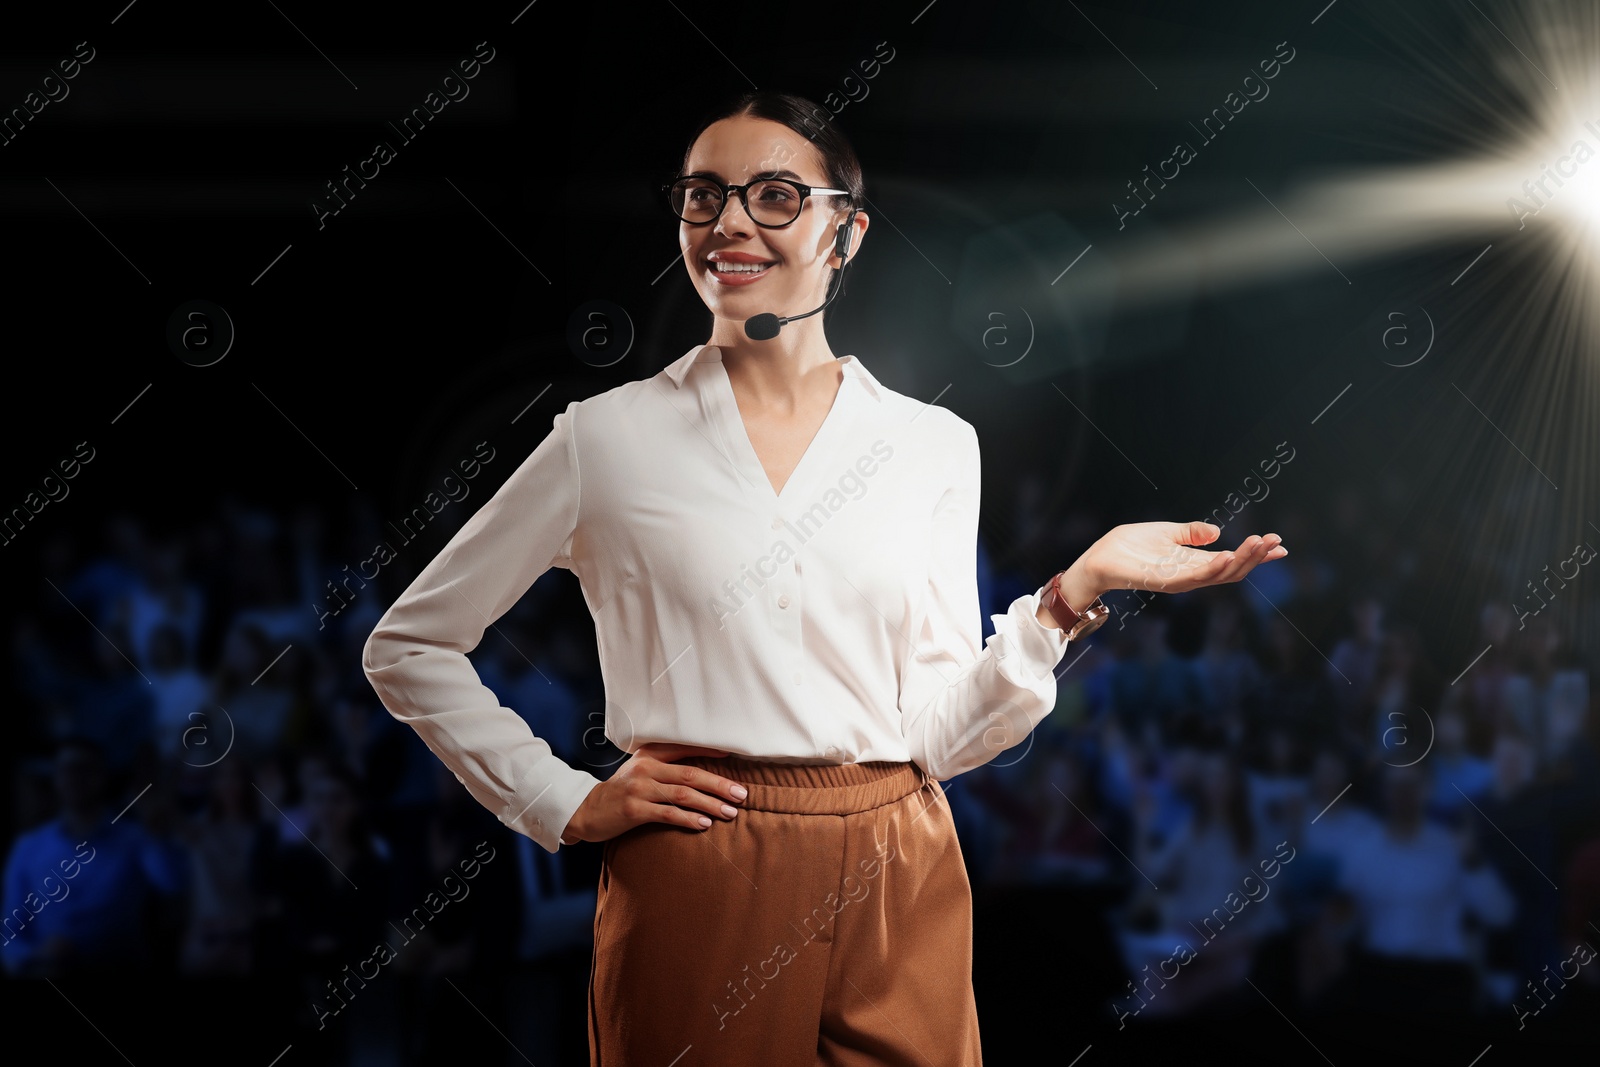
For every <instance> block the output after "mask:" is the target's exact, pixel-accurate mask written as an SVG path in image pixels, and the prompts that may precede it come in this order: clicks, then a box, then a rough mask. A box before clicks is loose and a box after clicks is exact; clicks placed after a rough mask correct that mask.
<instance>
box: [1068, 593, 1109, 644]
mask: <svg viewBox="0 0 1600 1067" xmlns="http://www.w3.org/2000/svg"><path fill="white" fill-rule="evenodd" d="M1110 617H1111V609H1110V608H1108V607H1107V606H1106V605H1105V604H1103V603H1101V601H1100V599H1099V598H1098V597H1096V598H1095V602H1094V603H1093V604H1090V605H1089V606H1088V607H1087V608H1084V609H1083V614H1082V615H1081V616H1080V617H1079V619H1078V624H1077V625H1076V626H1074V627H1073V628H1072V630H1071V633H1070V634H1069V637H1073V638H1076V637H1084V636H1087V635H1088V634H1092V633H1094V632H1095V631H1096V630H1098V629H1099V628H1100V627H1101V626H1103V625H1105V621H1106V620H1107V619H1109V618H1110Z"/></svg>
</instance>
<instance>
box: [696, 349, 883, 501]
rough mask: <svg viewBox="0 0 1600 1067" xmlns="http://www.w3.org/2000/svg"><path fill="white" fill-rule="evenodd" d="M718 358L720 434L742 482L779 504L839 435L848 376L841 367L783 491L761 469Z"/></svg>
mask: <svg viewBox="0 0 1600 1067" xmlns="http://www.w3.org/2000/svg"><path fill="white" fill-rule="evenodd" d="M721 357H722V354H721V352H718V353H717V358H716V359H715V360H712V361H710V362H713V363H715V364H716V365H717V372H716V374H715V375H714V377H715V378H716V380H717V383H718V384H717V390H718V393H719V398H720V400H721V405H720V406H721V408H722V416H723V431H724V433H725V434H726V436H727V437H729V438H730V439H731V443H732V447H733V448H734V450H735V451H736V452H737V454H738V459H737V462H738V464H739V466H740V468H741V469H742V471H743V474H744V477H745V480H746V481H750V482H755V483H756V484H758V485H760V486H761V488H762V489H763V490H765V496H766V499H767V500H768V501H769V502H771V503H774V504H782V503H784V502H785V501H786V500H787V499H788V498H789V497H790V496H791V495H792V494H791V492H790V491H791V490H792V489H794V487H795V485H796V483H799V482H801V481H803V480H804V479H805V478H806V477H807V476H809V475H810V473H811V468H812V467H814V466H816V464H817V463H818V462H820V461H819V460H817V459H816V458H815V457H816V456H817V455H818V454H819V453H824V452H826V451H828V449H829V448H830V447H831V446H832V444H833V443H834V439H835V438H836V437H837V436H838V435H839V434H840V433H841V432H843V431H842V430H841V429H840V427H841V426H842V425H843V424H844V422H845V416H844V408H845V407H846V405H847V404H849V399H848V397H847V396H846V394H847V393H848V392H849V384H850V382H849V378H850V375H849V372H848V371H846V370H844V369H843V368H842V367H841V374H840V378H839V389H838V392H836V393H835V394H834V396H833V404H832V406H831V407H829V408H828V414H827V415H825V416H824V417H823V419H822V424H821V425H820V426H818V427H817V432H816V433H814V434H812V436H811V440H810V441H809V442H808V443H807V444H806V447H805V451H804V452H802V453H801V454H800V459H799V461H798V462H796V463H795V465H794V469H793V470H791V471H790V472H789V477H787V478H785V479H784V482H783V488H782V489H781V490H779V489H774V488H773V487H772V479H771V478H769V477H768V476H767V469H766V468H765V467H764V466H762V465H761V456H760V455H759V454H758V453H757V452H756V446H755V444H754V443H753V442H752V441H751V440H750V428H749V427H748V426H746V425H745V422H744V416H743V415H742V414H740V412H739V400H738V398H737V397H736V396H735V395H734V392H733V380H732V379H731V378H729V377H728V368H727V367H726V366H724V365H723V362H722V358H721ZM853 358H854V357H853V356H844V357H838V356H835V357H834V362H835V363H836V364H842V363H844V362H845V361H846V360H849V359H853Z"/></svg>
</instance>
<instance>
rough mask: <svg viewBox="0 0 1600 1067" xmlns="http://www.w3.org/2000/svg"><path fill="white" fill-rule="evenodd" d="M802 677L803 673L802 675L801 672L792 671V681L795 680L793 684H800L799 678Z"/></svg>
mask: <svg viewBox="0 0 1600 1067" xmlns="http://www.w3.org/2000/svg"><path fill="white" fill-rule="evenodd" d="M803 677H805V675H803V674H801V673H800V672H799V671H795V672H794V681H795V684H796V685H799V684H800V679H801V678H803Z"/></svg>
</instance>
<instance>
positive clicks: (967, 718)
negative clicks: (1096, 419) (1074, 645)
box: [900, 422, 1068, 780]
mask: <svg viewBox="0 0 1600 1067" xmlns="http://www.w3.org/2000/svg"><path fill="white" fill-rule="evenodd" d="M961 426H962V427H963V432H964V436H965V438H966V440H965V442H964V445H963V451H964V452H965V461H964V462H963V464H962V465H961V469H960V473H959V474H958V475H957V476H956V478H955V481H954V482H953V484H952V485H951V486H950V487H949V488H948V489H946V490H945V493H944V495H943V496H942V497H941V498H940V500H939V503H938V506H937V507H936V508H935V509H934V515H933V521H932V529H931V532H930V537H931V543H930V556H929V563H928V590H927V603H926V613H925V618H924V621H923V625H922V628H921V630H920V631H919V632H918V633H917V634H916V635H914V638H913V640H912V641H911V647H910V648H909V650H908V651H907V653H906V657H905V660H904V662H903V664H902V667H901V679H902V682H901V686H900V717H901V726H902V729H903V731H904V733H905V737H906V740H907V742H908V744H909V747H910V750H911V758H912V760H913V761H915V762H916V763H917V764H919V765H920V766H921V767H922V768H923V769H924V770H925V771H927V772H928V774H929V775H930V776H931V777H933V778H936V779H940V780H944V779H949V778H953V777H955V776H956V775H958V774H961V773H963V772H965V771H970V770H972V769H973V768H974V767H980V766H982V765H983V764H985V763H987V762H989V761H990V760H992V759H994V758H995V757H996V756H998V755H999V754H1000V753H1001V752H1004V751H1005V750H1006V749H1008V748H1011V747H1013V746H1015V745H1019V744H1022V743H1023V742H1024V741H1026V740H1027V737H1028V735H1029V733H1031V732H1032V730H1033V728H1034V727H1036V726H1038V725H1039V723H1040V722H1042V721H1043V720H1044V717H1045V716H1046V715H1048V714H1049V713H1050V712H1051V711H1052V710H1053V709H1054V708H1055V703H1056V678H1055V667H1056V664H1057V663H1059V662H1060V661H1061V657H1062V655H1063V654H1064V653H1065V651H1066V647H1067V643H1068V642H1067V635H1066V633H1065V632H1064V631H1062V630H1060V629H1058V628H1056V627H1053V626H1045V625H1044V624H1043V623H1041V622H1040V621H1039V620H1038V618H1037V617H1036V614H1035V613H1036V612H1037V611H1038V609H1039V598H1040V597H1041V596H1042V595H1043V594H1044V586H1042V585H1041V586H1040V587H1039V588H1038V589H1037V590H1035V591H1034V592H1032V593H1028V594H1025V595H1023V596H1019V597H1018V598H1017V599H1016V600H1014V601H1012V602H1011V605H1010V607H1009V608H1008V609H1007V611H1006V612H1005V614H1003V615H993V616H991V619H992V620H993V622H994V629H995V632H994V633H993V634H991V635H990V637H989V639H988V641H987V642H986V643H984V644H983V645H982V646H981V648H980V637H981V634H982V631H981V629H980V626H979V623H980V621H981V612H982V608H981V605H980V603H979V600H978V577H977V552H978V503H979V497H980V493H981V484H980V482H981V477H982V471H981V466H980V462H979V460H980V455H979V449H978V436H977V433H976V431H974V430H973V428H972V426H971V425H970V424H968V423H965V422H962V423H961Z"/></svg>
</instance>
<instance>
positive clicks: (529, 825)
mask: <svg viewBox="0 0 1600 1067" xmlns="http://www.w3.org/2000/svg"><path fill="white" fill-rule="evenodd" d="M599 784H600V779H599V778H596V777H595V776H594V775H592V774H590V773H589V772H588V771H585V770H579V769H578V768H576V767H573V766H571V765H569V764H567V763H566V762H564V761H562V760H560V759H558V758H557V757H556V756H555V755H553V754H552V755H550V756H547V757H545V758H544V759H542V760H540V761H539V762H538V763H535V764H534V765H533V767H531V768H530V769H529V770H528V773H527V774H525V775H523V776H522V781H520V782H518V783H517V788H516V791H515V792H514V793H513V795H512V798H511V802H510V803H509V804H507V805H506V807H505V810H504V811H502V812H501V813H500V816H499V818H500V821H501V822H502V823H504V824H505V825H506V826H508V827H510V828H511V829H512V830H515V831H516V832H517V833H519V834H522V835H523V836H525V837H528V838H531V839H532V840H534V841H535V842H537V843H538V844H539V845H540V847H542V848H543V849H544V850H545V851H546V852H555V851H557V850H558V849H559V848H560V847H561V835H562V834H563V833H564V832H565V831H566V829H567V823H569V822H571V821H572V814H573V812H575V811H577V810H578V808H579V806H580V805H582V804H583V802H584V799H585V798H587V797H588V795H589V793H590V792H591V791H592V790H593V789H594V787H595V786H597V785H599Z"/></svg>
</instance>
